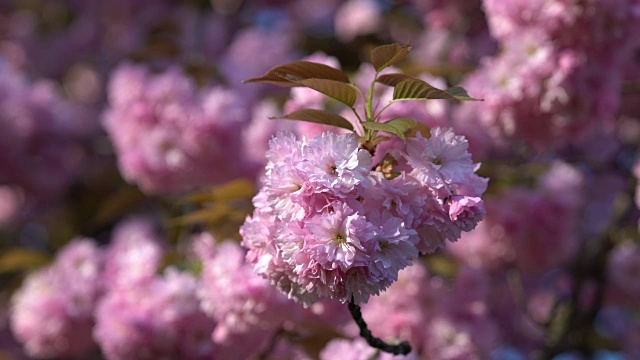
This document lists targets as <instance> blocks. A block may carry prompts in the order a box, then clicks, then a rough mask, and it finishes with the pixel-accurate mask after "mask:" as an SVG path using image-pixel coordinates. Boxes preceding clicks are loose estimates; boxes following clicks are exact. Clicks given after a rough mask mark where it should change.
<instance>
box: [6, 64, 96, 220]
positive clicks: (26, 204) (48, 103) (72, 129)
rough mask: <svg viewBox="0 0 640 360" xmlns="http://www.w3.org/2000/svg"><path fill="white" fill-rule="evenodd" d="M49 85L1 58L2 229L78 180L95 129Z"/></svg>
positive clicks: (47, 82) (83, 168)
mask: <svg viewBox="0 0 640 360" xmlns="http://www.w3.org/2000/svg"><path fill="white" fill-rule="evenodd" d="M85 115H86V114H84V113H83V112H82V111H81V109H80V108H79V107H77V106H75V105H74V104H72V103H71V102H69V101H67V99H65V98H64V96H63V94H62V92H61V89H60V88H59V87H57V86H56V85H55V83H54V82H52V81H48V80H44V79H41V80H38V81H31V80H30V79H29V78H28V77H27V76H26V74H25V73H23V72H21V71H19V69H16V68H14V67H13V66H12V65H11V64H10V63H9V62H8V61H6V59H5V58H4V57H3V56H1V55H0V126H1V127H2V129H3V131H2V133H0V149H2V151H1V152H0V169H1V171H0V193H1V195H0V198H2V201H1V203H2V205H0V208H2V209H1V210H0V225H2V224H4V223H10V222H12V221H15V220H23V219H22V218H29V216H31V214H29V212H30V211H32V210H33V209H32V208H33V206H34V205H35V203H38V202H46V201H48V200H51V199H53V198H55V197H56V196H58V195H59V194H60V193H61V192H62V191H63V190H64V189H65V188H66V187H67V186H69V185H70V184H71V183H72V182H73V181H74V180H77V179H78V178H79V177H80V174H81V173H82V171H83V170H85V166H86V161H87V158H88V156H89V155H88V152H89V151H88V142H89V138H90V137H91V136H93V135H94V134H95V131H96V130H97V127H96V126H95V124H92V123H90V122H88V121H87V118H86V117H85Z"/></svg>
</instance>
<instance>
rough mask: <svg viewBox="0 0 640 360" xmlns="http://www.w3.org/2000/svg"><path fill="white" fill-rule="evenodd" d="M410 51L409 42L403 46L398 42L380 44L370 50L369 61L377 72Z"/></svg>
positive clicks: (402, 57)
mask: <svg viewBox="0 0 640 360" xmlns="http://www.w3.org/2000/svg"><path fill="white" fill-rule="evenodd" d="M409 51H411V42H409V43H407V44H406V45H404V46H401V45H400V44H390V45H382V46H378V47H377V48H375V49H373V51H371V63H372V64H373V67H374V68H375V69H376V71H377V72H380V70H382V69H384V68H386V67H389V66H391V65H393V64H395V63H397V62H398V61H400V60H402V59H404V58H405V57H406V56H407V55H409Z"/></svg>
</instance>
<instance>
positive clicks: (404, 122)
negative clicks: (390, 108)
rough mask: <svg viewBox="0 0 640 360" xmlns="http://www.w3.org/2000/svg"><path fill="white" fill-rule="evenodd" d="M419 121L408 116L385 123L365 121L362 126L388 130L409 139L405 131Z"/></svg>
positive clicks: (370, 128)
mask: <svg viewBox="0 0 640 360" xmlns="http://www.w3.org/2000/svg"><path fill="white" fill-rule="evenodd" d="M417 123H418V122H417V121H415V120H413V119H407V118H397V119H393V120H389V121H386V122H383V123H379V122H363V123H362V127H363V128H365V129H367V130H379V131H386V132H388V133H392V134H396V135H398V136H399V137H400V138H401V139H402V140H407V138H406V137H405V133H406V132H408V131H409V130H411V129H412V128H413V127H414V126H416V125H417Z"/></svg>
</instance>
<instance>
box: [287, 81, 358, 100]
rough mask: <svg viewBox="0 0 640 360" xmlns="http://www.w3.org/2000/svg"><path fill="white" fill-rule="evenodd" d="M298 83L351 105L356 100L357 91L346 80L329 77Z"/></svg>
mask: <svg viewBox="0 0 640 360" xmlns="http://www.w3.org/2000/svg"><path fill="white" fill-rule="evenodd" d="M297 83H298V84H301V85H302V86H306V87H308V88H311V89H313V90H316V91H319V92H321V93H323V94H325V95H327V96H329V97H331V98H333V99H336V100H338V101H340V102H342V103H345V104H347V105H349V106H353V104H354V103H355V102H356V96H357V95H356V91H355V90H354V89H353V87H351V85H349V84H346V83H344V82H340V81H336V80H328V79H306V80H300V81H297Z"/></svg>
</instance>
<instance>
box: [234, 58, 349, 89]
mask: <svg viewBox="0 0 640 360" xmlns="http://www.w3.org/2000/svg"><path fill="white" fill-rule="evenodd" d="M306 79H325V80H335V81H339V82H343V83H349V82H350V81H349V77H348V76H347V74H345V73H344V72H342V71H340V70H338V69H334V68H332V67H331V66H327V65H324V64H319V63H314V62H310V61H294V62H292V63H288V64H284V65H279V66H276V67H274V68H272V69H271V70H269V71H267V72H266V73H265V74H264V75H262V76H259V77H256V78H251V79H248V80H245V81H243V82H245V83H248V82H257V83H268V84H273V85H279V86H288V87H291V86H300V84H299V82H300V81H301V80H306Z"/></svg>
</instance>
